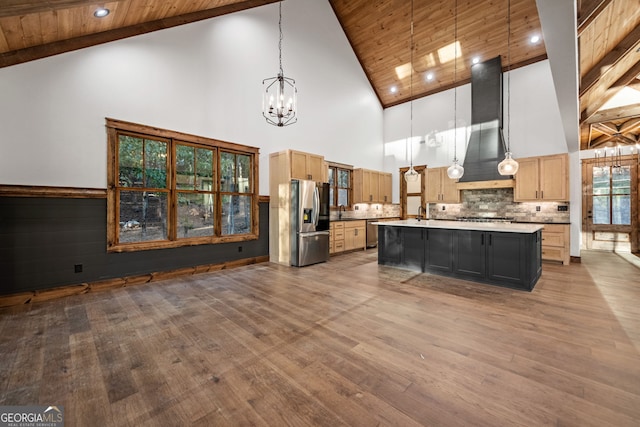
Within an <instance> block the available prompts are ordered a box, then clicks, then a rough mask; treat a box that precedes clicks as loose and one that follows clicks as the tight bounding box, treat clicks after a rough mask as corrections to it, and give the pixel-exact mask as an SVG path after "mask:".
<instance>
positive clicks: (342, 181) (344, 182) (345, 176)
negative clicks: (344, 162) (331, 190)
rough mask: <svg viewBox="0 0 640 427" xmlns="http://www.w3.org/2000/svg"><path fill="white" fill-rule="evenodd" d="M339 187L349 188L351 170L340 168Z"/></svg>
mask: <svg viewBox="0 0 640 427" xmlns="http://www.w3.org/2000/svg"><path fill="white" fill-rule="evenodd" d="M338 187H342V188H349V171H348V170H344V169H338Z"/></svg>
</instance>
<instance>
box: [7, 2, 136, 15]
mask: <svg viewBox="0 0 640 427" xmlns="http://www.w3.org/2000/svg"><path fill="white" fill-rule="evenodd" d="M108 1H109V3H114V2H120V1H123V0H108ZM101 4H104V2H96V0H45V1H35V0H2V7H0V18H4V17H6V16H19V15H28V14H30V13H40V12H50V11H54V10H60V9H71V8H74V7H83V6H96V7H97V6H100V5H101Z"/></svg>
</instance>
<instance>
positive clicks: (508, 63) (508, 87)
mask: <svg viewBox="0 0 640 427" xmlns="http://www.w3.org/2000/svg"><path fill="white" fill-rule="evenodd" d="M507 119H508V122H507V125H508V127H507V152H509V153H510V152H511V0H507Z"/></svg>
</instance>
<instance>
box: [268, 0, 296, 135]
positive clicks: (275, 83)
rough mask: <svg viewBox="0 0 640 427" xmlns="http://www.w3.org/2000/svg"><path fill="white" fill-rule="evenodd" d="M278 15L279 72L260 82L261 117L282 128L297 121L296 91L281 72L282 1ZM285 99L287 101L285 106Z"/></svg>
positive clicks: (294, 82) (292, 83)
mask: <svg viewBox="0 0 640 427" xmlns="http://www.w3.org/2000/svg"><path fill="white" fill-rule="evenodd" d="M278 15H279V20H278V28H279V29H280V39H279V40H278V52H279V58H280V72H278V75H277V76H276V77H270V78H268V79H264V80H263V81H262V86H263V87H264V92H263V93H262V115H263V116H264V118H265V119H266V120H267V123H269V124H270V125H274V126H278V127H283V126H289V125H292V124H294V123H295V122H297V121H298V117H297V116H296V109H297V107H298V104H297V94H298V90H297V89H296V81H295V80H294V79H292V78H290V77H285V76H284V72H283V71H282V0H281V1H280V2H279V6H278ZM285 99H287V102H286V104H285Z"/></svg>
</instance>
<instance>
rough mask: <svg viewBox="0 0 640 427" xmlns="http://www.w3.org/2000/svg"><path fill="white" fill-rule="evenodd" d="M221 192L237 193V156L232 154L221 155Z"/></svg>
mask: <svg viewBox="0 0 640 427" xmlns="http://www.w3.org/2000/svg"><path fill="white" fill-rule="evenodd" d="M220 175H221V176H220V191H229V192H231V191H235V183H236V156H235V154H232V153H221V154H220Z"/></svg>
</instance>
